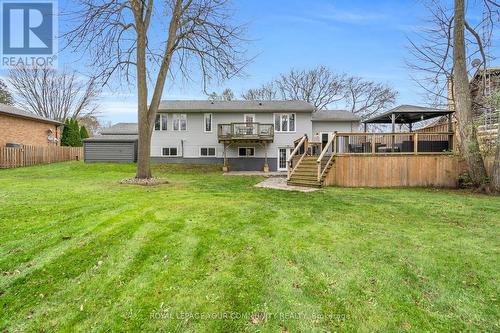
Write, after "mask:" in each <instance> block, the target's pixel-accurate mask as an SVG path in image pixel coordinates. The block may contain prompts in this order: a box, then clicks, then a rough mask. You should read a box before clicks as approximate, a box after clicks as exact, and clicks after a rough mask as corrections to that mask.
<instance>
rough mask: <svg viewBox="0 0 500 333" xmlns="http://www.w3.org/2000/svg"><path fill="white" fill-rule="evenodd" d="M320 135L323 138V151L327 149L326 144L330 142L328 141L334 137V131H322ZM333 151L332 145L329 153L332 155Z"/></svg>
mask: <svg viewBox="0 0 500 333" xmlns="http://www.w3.org/2000/svg"><path fill="white" fill-rule="evenodd" d="M319 135H320V138H321V151H323V149H325V146H326V145H327V144H328V141H330V139H331V138H332V136H333V133H328V132H321V133H320V134H319ZM331 153H332V147H331V146H330V147H328V152H327V155H331Z"/></svg>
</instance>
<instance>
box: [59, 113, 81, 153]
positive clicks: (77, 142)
mask: <svg viewBox="0 0 500 333" xmlns="http://www.w3.org/2000/svg"><path fill="white" fill-rule="evenodd" d="M61 145H62V146H70V147H81V146H82V145H83V143H82V138H81V134H80V127H79V126H78V120H76V119H66V121H65V122H64V128H63V132H62V136H61Z"/></svg>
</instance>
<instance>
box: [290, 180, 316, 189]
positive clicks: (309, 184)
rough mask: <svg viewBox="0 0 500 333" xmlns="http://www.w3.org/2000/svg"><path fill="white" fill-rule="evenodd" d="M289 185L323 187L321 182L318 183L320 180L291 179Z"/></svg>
mask: <svg viewBox="0 0 500 333" xmlns="http://www.w3.org/2000/svg"><path fill="white" fill-rule="evenodd" d="M287 184H288V185H290V186H303V187H316V188H320V187H321V183H318V182H314V183H313V182H294V181H291V180H289V181H288V182H287Z"/></svg>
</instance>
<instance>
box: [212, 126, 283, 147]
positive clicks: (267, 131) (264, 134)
mask: <svg viewBox="0 0 500 333" xmlns="http://www.w3.org/2000/svg"><path fill="white" fill-rule="evenodd" d="M217 136H218V138H219V143H229V142H261V143H262V142H267V143H269V142H273V141H274V125H273V124H261V123H230V124H219V126H218V129H217Z"/></svg>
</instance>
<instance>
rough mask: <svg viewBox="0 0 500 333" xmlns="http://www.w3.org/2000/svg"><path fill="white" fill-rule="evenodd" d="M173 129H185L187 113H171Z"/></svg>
mask: <svg viewBox="0 0 500 333" xmlns="http://www.w3.org/2000/svg"><path fill="white" fill-rule="evenodd" d="M173 123H174V125H173V129H174V131H185V130H187V114H185V113H174V115H173Z"/></svg>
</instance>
